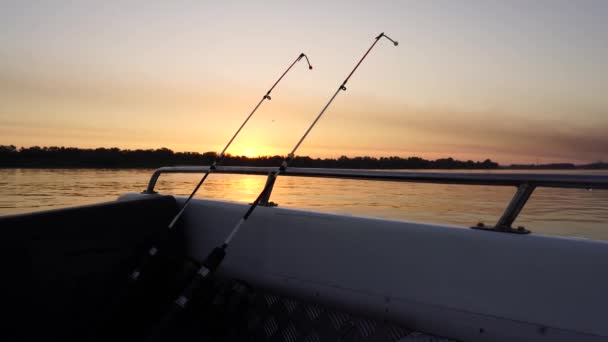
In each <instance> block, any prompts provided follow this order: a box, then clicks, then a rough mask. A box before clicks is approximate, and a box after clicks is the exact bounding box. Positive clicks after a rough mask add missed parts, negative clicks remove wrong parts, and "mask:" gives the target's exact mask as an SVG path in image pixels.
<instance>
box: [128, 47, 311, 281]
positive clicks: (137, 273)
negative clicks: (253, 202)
mask: <svg viewBox="0 0 608 342" xmlns="http://www.w3.org/2000/svg"><path fill="white" fill-rule="evenodd" d="M302 58H304V59H306V63H307V64H308V69H310V70H312V65H311V64H310V60H309V59H308V56H306V54H304V53H301V54H300V55H299V56H298V58H296V59H295V60H294V61H293V63H291V65H290V66H289V67H288V68H287V69H286V70H285V72H283V74H282V75H281V77H279V78H278V79H277V80H276V82H274V84H273V85H272V87H270V89H269V90H268V91H267V92H266V94H265V95H264V96H263V97H262V99H261V100H260V102H258V104H257V105H256V106H255V107H254V108H253V110H252V111H251V113H249V115H248V116H247V118H246V119H245V121H243V123H242V124H241V126H240V127H239V129H237V130H236V133H234V135H233V136H232V138H230V140H229V141H228V143H227V144H226V146H224V149H223V150H222V152H221V153H220V154H219V155H217V156H216V157H215V160H214V161H213V163H212V164H211V166H209V168H208V169H207V171H205V174H204V175H203V177H202V178H201V180H200V181H199V182H198V184H197V185H196V187H195V188H194V190H192V193H191V194H190V196H188V199H186V202H184V205H183V206H182V207H181V209H180V210H179V212H178V213H177V214H176V215H175V217H173V219H172V220H171V223H169V226H168V229H169V230H171V229H172V228H173V227H174V226H175V224H176V223H177V221H178V220H179V218H180V217H181V216H182V214H183V213H184V211H185V210H186V208H187V207H188V204H190V201H191V200H192V198H193V197H194V195H195V194H196V193H197V191H198V189H199V188H200V187H201V185H203V183H204V182H205V180H206V179H207V177H208V176H209V174H210V173H211V172H213V171H215V169H216V166H217V165H218V164H220V163H221V162H222V161H223V160H224V157H225V156H226V155H225V153H226V150H228V147H230V145H231V144H232V142H233V141H234V139H235V138H236V137H237V135H239V133H240V132H241V130H242V129H243V127H245V125H246V124H247V122H248V121H249V119H251V117H252V116H253V114H254V113H255V112H256V111H257V110H258V108H259V107H260V106H261V105H262V102H264V100H269V101H270V100H271V98H270V93H271V92H272V90H273V89H274V88H275V87H276V86H277V84H279V82H281V80H282V79H283V77H285V75H286V74H287V73H288V72H289V70H291V68H292V67H293V66H294V65H295V64H296V63H297V62H299V61H300V60H301V59H302ZM157 253H158V247H157V246H152V247H151V248H150V249H149V250H148V252H147V253H146V255H145V257H144V259H143V260H142V262H141V264H140V266H139V267H138V268H136V269H135V270H133V272H131V276H130V279H131V280H132V281H136V280H138V279H139V277H140V276H141V273H142V272H143V270H144V269H145V268H147V266H148V264H150V262H151V259H152V258H153V257H154V256H155V255H156V254H157Z"/></svg>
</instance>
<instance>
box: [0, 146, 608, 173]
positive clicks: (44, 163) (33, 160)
mask: <svg viewBox="0 0 608 342" xmlns="http://www.w3.org/2000/svg"><path fill="white" fill-rule="evenodd" d="M216 157H217V154H216V153H215V152H206V153H202V154H201V153H197V152H173V151H172V150H170V149H167V148H160V149H155V150H153V149H149V150H121V149H119V148H96V149H81V148H76V147H55V146H51V147H38V146H34V147H28V148H23V147H22V148H17V147H16V146H14V145H8V146H7V145H0V168H109V169H124V168H158V167H161V166H171V165H210V164H211V163H213V161H214V160H215V159H216ZM283 158H284V156H262V157H255V158H249V157H245V156H232V155H226V157H225V159H224V161H223V163H222V165H227V166H277V165H280V163H281V161H282V160H283ZM290 165H291V166H293V167H312V168H315V167H316V168H339V169H441V170H450V169H470V170H479V169H481V170H483V169H487V170H493V169H507V170H508V169H513V170H518V169H519V170H520V169H544V170H546V169H553V170H556V169H557V170H576V169H592V170H594V169H608V163H604V162H597V163H591V164H584V165H575V164H570V163H559V164H513V165H499V164H498V163H496V162H493V161H492V160H490V159H485V160H483V161H473V160H466V161H463V160H456V159H453V158H440V159H436V160H427V159H424V158H420V157H397V156H390V157H379V158H377V157H368V156H363V157H346V156H342V157H339V158H311V157H308V156H298V157H295V158H294V160H293V161H292V162H291V164H290Z"/></svg>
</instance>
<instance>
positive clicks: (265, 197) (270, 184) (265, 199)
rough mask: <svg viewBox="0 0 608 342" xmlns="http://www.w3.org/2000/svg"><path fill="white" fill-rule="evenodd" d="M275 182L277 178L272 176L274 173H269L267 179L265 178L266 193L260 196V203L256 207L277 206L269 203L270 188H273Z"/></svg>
mask: <svg viewBox="0 0 608 342" xmlns="http://www.w3.org/2000/svg"><path fill="white" fill-rule="evenodd" d="M276 180H277V177H276V176H275V175H274V173H273V172H269V173H268V177H267V178H266V184H265V185H264V189H266V191H265V192H264V194H263V195H262V198H261V199H260V203H259V204H258V205H261V206H264V207H276V206H278V204H277V203H275V202H272V201H270V195H271V194H272V188H273V187H274V182H275V181H276Z"/></svg>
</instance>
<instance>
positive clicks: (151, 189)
mask: <svg viewBox="0 0 608 342" xmlns="http://www.w3.org/2000/svg"><path fill="white" fill-rule="evenodd" d="M161 173H163V171H162V170H161V169H156V170H154V173H153V174H152V177H150V181H149V182H148V187H147V188H146V190H144V191H142V192H141V193H142V194H148V195H153V194H157V192H156V191H154V187H155V186H156V182H157V181H158V177H160V174H161Z"/></svg>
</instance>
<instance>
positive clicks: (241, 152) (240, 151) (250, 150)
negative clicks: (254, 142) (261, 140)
mask: <svg viewBox="0 0 608 342" xmlns="http://www.w3.org/2000/svg"><path fill="white" fill-rule="evenodd" d="M230 154H232V155H233V156H245V157H247V158H256V157H259V156H260V153H259V152H258V150H257V149H256V148H254V147H250V146H243V147H240V148H237V149H234V150H233V151H232V152H231V153H230Z"/></svg>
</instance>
